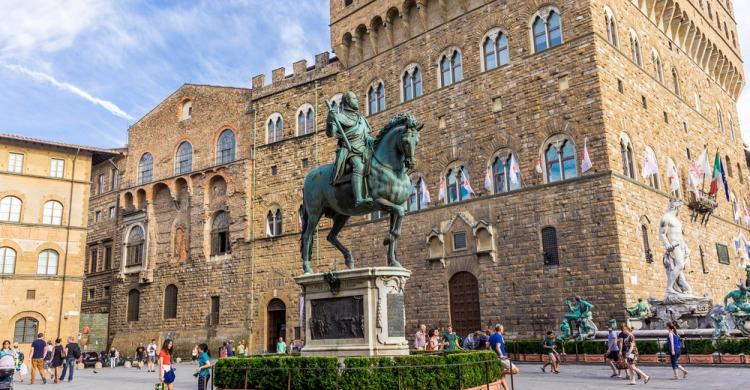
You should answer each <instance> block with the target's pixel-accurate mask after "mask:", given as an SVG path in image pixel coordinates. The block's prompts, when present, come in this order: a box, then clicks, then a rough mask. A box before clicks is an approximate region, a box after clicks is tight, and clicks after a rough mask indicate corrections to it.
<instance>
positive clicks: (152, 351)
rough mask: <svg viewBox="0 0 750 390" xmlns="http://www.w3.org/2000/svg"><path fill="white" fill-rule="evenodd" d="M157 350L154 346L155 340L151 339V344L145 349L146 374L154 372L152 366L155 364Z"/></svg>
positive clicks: (156, 346)
mask: <svg viewBox="0 0 750 390" xmlns="http://www.w3.org/2000/svg"><path fill="white" fill-rule="evenodd" d="M158 348H159V346H158V345H156V339H151V343H150V344H149V345H148V346H147V347H146V354H147V355H148V372H154V364H156V350H157V349H158Z"/></svg>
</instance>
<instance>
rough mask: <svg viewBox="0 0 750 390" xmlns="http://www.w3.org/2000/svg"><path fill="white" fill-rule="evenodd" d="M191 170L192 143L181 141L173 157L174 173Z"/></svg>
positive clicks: (181, 173) (180, 173) (179, 173)
mask: <svg viewBox="0 0 750 390" xmlns="http://www.w3.org/2000/svg"><path fill="white" fill-rule="evenodd" d="M192 170H193V145H191V144H190V142H187V141H183V142H182V143H180V146H179V147H177V154H176V155H175V159H174V174H175V175H184V174H186V173H188V172H190V171H192Z"/></svg>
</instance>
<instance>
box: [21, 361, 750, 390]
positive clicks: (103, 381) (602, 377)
mask: <svg viewBox="0 0 750 390" xmlns="http://www.w3.org/2000/svg"><path fill="white" fill-rule="evenodd" d="M518 366H519V368H520V370H521V373H520V374H519V375H516V376H514V377H513V384H514V386H515V387H514V389H515V390H538V389H541V390H568V389H570V390H589V389H590V390H601V389H626V388H634V387H642V386H643V382H642V381H641V382H639V383H638V386H628V385H627V381H625V380H623V379H619V380H618V379H609V375H610V373H611V371H610V370H609V369H608V368H607V367H604V366H603V365H583V364H576V365H572V364H571V365H563V366H562V367H561V371H562V373H561V374H559V375H555V374H550V373H546V374H545V373H542V371H541V370H540V369H539V367H540V365H539V364H529V363H519V364H518ZM175 367H176V368H177V380H176V382H175V386H174V388H175V390H183V389H196V388H197V384H196V381H195V378H193V376H192V374H193V372H194V370H195V368H194V367H195V366H194V365H192V364H190V363H182V364H177V365H176V366H175ZM642 368H643V370H644V371H645V372H646V373H647V374H648V375H650V376H651V378H652V379H651V381H650V382H649V383H648V384H647V385H645V387H643V388H644V389H701V390H708V389H732V388H735V389H741V388H747V380H748V378H750V368H749V367H748V366H747V365H744V366H736V367H732V366H721V367H716V366H686V368H687V369H688V370H690V375H688V378H687V379H686V380H679V381H673V380H670V378H671V377H672V370H671V369H670V368H669V366H663V365H661V366H643V367H642ZM93 371H94V370H92V369H90V368H89V369H85V370H80V371H76V376H75V378H74V381H73V382H71V383H67V382H65V383H61V384H59V385H50V384H47V385H46V386H42V385H41V383H40V382H37V384H36V385H34V386H29V385H28V383H17V384H16V385H15V389H34V388H40V389H45V388H50V387H51V388H54V389H61V390H62V389H66V390H68V389H69V390H84V389H85V390H152V389H153V388H154V384H155V383H156V382H157V380H158V379H157V378H156V374H155V373H149V372H146V371H142V370H141V371H139V370H137V369H133V368H124V367H118V368H115V369H114V370H113V369H110V368H103V369H100V370H97V372H98V373H96V374H95V373H94V372H93ZM37 379H39V378H37ZM26 382H28V378H27V380H26ZM508 384H509V385H510V378H508ZM311 390H312V389H311Z"/></svg>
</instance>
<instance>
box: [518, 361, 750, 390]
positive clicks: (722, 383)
mask: <svg viewBox="0 0 750 390" xmlns="http://www.w3.org/2000/svg"><path fill="white" fill-rule="evenodd" d="M518 366H519V369H520V370H521V372H520V374H519V375H516V376H514V377H513V382H514V385H515V390H536V389H544V390H568V389H571V390H573V389H575V390H588V389H591V390H600V389H624V388H638V387H642V388H644V389H731V388H747V387H746V386H747V381H748V379H750V367H748V365H746V364H745V365H742V366H720V367H717V366H690V365H686V366H685V368H686V369H687V370H688V371H689V372H690V373H689V375H688V377H687V379H685V380H676V381H675V380H671V378H672V369H671V368H670V367H669V365H659V366H641V367H640V368H641V369H643V371H644V372H645V373H646V374H647V375H649V376H651V380H650V381H649V382H648V384H647V385H645V387H644V385H643V381H640V382H638V385H637V386H628V382H627V381H626V380H624V379H610V378H609V376H610V375H611V374H612V370H610V369H609V368H607V367H605V366H604V364H601V365H584V364H575V365H573V364H571V365H563V366H561V368H560V371H561V373H560V374H559V375H555V374H551V373H549V370H547V373H543V372H542V371H541V370H540V369H539V367H541V364H527V363H519V364H518ZM508 385H510V379H508Z"/></svg>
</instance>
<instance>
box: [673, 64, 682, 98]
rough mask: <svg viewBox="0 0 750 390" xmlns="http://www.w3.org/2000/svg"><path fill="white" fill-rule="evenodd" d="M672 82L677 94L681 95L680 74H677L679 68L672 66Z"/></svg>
mask: <svg viewBox="0 0 750 390" xmlns="http://www.w3.org/2000/svg"><path fill="white" fill-rule="evenodd" d="M672 84H673V85H674V93H675V95H677V96H680V75H678V74H677V68H672Z"/></svg>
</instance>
